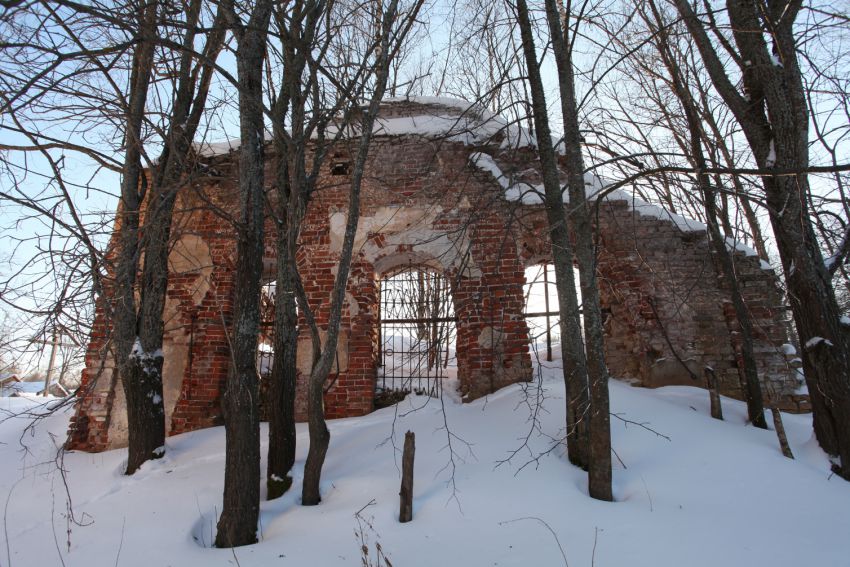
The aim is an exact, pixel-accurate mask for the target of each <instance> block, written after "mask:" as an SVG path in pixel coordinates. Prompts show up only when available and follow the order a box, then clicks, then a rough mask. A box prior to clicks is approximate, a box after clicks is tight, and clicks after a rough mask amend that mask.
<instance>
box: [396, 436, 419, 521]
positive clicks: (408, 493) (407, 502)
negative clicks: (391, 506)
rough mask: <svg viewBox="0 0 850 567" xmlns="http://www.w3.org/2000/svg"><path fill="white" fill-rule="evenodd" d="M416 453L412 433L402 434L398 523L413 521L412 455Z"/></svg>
mask: <svg viewBox="0 0 850 567" xmlns="http://www.w3.org/2000/svg"><path fill="white" fill-rule="evenodd" d="M415 452H416V438H415V436H414V434H413V432H412V431H408V432H407V433H405V434H404V453H403V454H402V457H401V491H399V493H398V495H399V496H400V501H401V502H400V505H399V512H398V521H399V522H401V523H405V522H409V521H411V520H412V519H413V454H414V453H415Z"/></svg>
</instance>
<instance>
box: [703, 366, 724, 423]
mask: <svg viewBox="0 0 850 567" xmlns="http://www.w3.org/2000/svg"><path fill="white" fill-rule="evenodd" d="M703 375H704V376H705V389H706V390H708V396H709V400H710V402H711V417H713V418H714V419H719V420H720V421H723V406H722V405H721V402H720V392H719V391H718V390H717V375H716V374H715V373H714V369H713V368H711V367H710V366H706V367H705V368H704V369H703Z"/></svg>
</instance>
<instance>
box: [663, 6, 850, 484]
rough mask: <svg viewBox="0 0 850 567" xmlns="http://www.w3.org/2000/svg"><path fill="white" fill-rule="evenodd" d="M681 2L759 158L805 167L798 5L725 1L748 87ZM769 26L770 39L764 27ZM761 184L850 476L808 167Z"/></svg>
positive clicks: (841, 376) (843, 377)
mask: <svg viewBox="0 0 850 567" xmlns="http://www.w3.org/2000/svg"><path fill="white" fill-rule="evenodd" d="M675 3H676V7H677V9H678V10H679V13H680V15H681V16H682V18H683V20H684V22H685V24H686V25H687V27H688V30H689V32H690V34H691V36H692V37H693V39H694V43H695V44H696V46H697V48H698V49H699V51H700V54H701V55H702V58H703V61H704V62H705V65H706V69H707V70H708V72H709V74H710V76H711V79H712V82H713V83H714V86H715V88H716V89H717V91H718V93H719V94H720V95H721V96H722V97H723V99H724V101H725V102H726V104H727V105H728V106H729V108H730V110H731V111H732V112H733V114H734V115H735V118H736V119H737V121H738V123H739V124H740V125H741V128H742V130H743V132H744V135H745V136H746V137H747V140H748V142H749V145H750V148H751V149H752V152H753V155H754V157H755V160H756V163H757V164H758V166H759V168H761V169H764V170H771V169H773V168H778V169H782V170H796V171H805V170H806V168H808V166H809V156H808V120H809V110H808V107H807V104H806V98H805V91H804V89H803V84H802V77H801V72H800V68H799V64H798V62H797V55H796V47H797V46H796V40H795V37H794V22H795V21H796V18H797V15H798V13H799V10H800V7H801V5H800V4H799V3H797V2H783V1H775V2H771V3H769V4H768V5H766V6H763V7H761V8H759V6H760V5H757V4H756V3H751V2H743V1H740V0H728V1H727V3H726V7H727V11H728V16H729V21H730V23H731V26H732V29H733V34H734V40H735V44H736V46H737V48H738V51H739V53H738V58H739V59H740V61H742V62H744V63H746V64H743V63H742V65H743V67H742V76H743V88H744V91H745V92H744V94H741V93H739V92H738V91H737V89H736V87H735V85H734V84H733V83H732V81H731V80H730V79H729V77H728V75H727V74H726V70H725V68H724V66H723V62H722V61H721V60H720V58H719V57H718V55H717V53H716V52H715V51H714V48H713V46H712V43H711V40H710V39H709V37H708V34H707V33H706V31H705V28H704V27H703V24H702V22H701V21H700V20H699V18H698V17H697V15H696V14H695V13H694V11H693V8H692V7H691V5H690V4H689V3H688V1H687V0H676V2H675ZM766 28H769V29H770V42H771V45H770V46H768V41H767V40H766V39H765V36H764V32H763V30H764V29H766ZM777 63H778V64H777ZM745 95H746V96H745ZM763 185H764V190H765V196H766V201H767V205H768V210H769V213H770V222H771V226H772V227H773V232H774V235H775V237H776V244H777V248H778V250H779V256H780V258H781V260H782V266H783V271H784V275H785V281H786V285H787V288H788V297H789V300H790V303H791V311H792V314H793V316H794V322H795V325H796V327H797V332H798V334H799V336H800V342H801V343H802V346H803V353H802V358H803V370H804V372H805V375H806V382H807V384H808V387H809V394H810V397H811V402H812V410H813V417H814V428H815V434H816V436H817V439H818V441H819V442H820V444H821V446H822V447H823V448H824V450H825V451H827V452H828V453H830V454H832V455H837V456H839V457H840V460H841V464H840V465H839V466H838V467H837V472H838V474H840V475H841V476H842V477H844V478H845V479H848V480H850V356H848V345H847V342H846V340H845V337H844V336H843V333H842V332H841V327H840V323H839V316H840V312H839V309H838V305H837V303H836V301H835V293H834V291H833V289H832V284H831V278H830V275H829V272H828V270H827V269H826V266H825V265H824V261H823V256H822V254H821V250H820V246H819V244H818V242H817V239H816V237H815V233H814V229H813V227H812V224H811V220H810V211H809V210H808V194H809V182H808V176H807V174H805V173H800V174H796V175H785V176H765V177H763Z"/></svg>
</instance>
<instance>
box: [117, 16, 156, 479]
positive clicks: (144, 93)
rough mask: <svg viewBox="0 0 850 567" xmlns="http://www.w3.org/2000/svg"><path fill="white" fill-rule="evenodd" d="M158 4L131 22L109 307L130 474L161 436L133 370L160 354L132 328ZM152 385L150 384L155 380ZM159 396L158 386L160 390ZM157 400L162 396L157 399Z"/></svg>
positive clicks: (151, 367)
mask: <svg viewBox="0 0 850 567" xmlns="http://www.w3.org/2000/svg"><path fill="white" fill-rule="evenodd" d="M156 8H157V4H156V2H150V3H147V4H143V5H141V6H140V7H139V8H138V13H137V15H136V19H137V22H138V26H139V29H138V31H137V34H138V38H139V42H138V44H137V46H136V49H135V51H134V53H133V69H132V72H131V77H130V99H129V101H128V105H127V116H126V122H125V128H126V130H125V133H124V144H125V147H126V152H125V156H124V171H123V177H122V180H121V201H120V203H119V219H118V224H119V227H118V231H119V245H118V251H117V258H116V263H115V287H114V298H115V301H114V304H113V309H114V311H113V321H114V340H115V356H116V367H117V370H118V375H119V377H120V380H121V385H122V386H123V388H124V396H125V399H126V401H127V422H128V425H129V427H128V450H127V469H126V474H133V473H134V472H136V470H138V468H139V467H140V466H141V465H142V464H143V463H144V462H145V461H148V460H150V459H154V458H157V457H158V456H160V455H161V452H160V450H161V447H162V446H163V444H164V434H160V433H159V431H158V429H159V428H158V427H157V426H156V420H157V418H159V419H162V414H161V413H159V412H157V411H156V410H155V408H154V407H153V397H152V396H153V395H155V391H156V387H155V383H154V384H153V385H152V384H151V380H150V379H149V378H150V375H149V374H145V372H143V371H142V372H138V371H136V372H134V367H137V366H138V365H139V363H142V364H143V365H144V369H147V370H148V371H150V372H156V368H157V367H158V368H160V369H161V368H162V355H161V353H156V352H149V353H146V352H144V351H143V350H142V347H141V345H140V344H139V342H138V335H137V332H138V330H137V328H136V299H135V287H136V274H137V271H138V265H139V252H140V249H139V211H140V208H141V203H142V200H143V198H144V191H145V187H146V185H147V183H146V181H147V180H146V179H144V174H143V173H142V165H141V156H142V149H143V148H142V139H141V132H142V123H143V120H144V114H145V103H146V102H147V97H148V87H149V85H150V80H151V75H152V72H153V60H154V42H153V39H154V37H155V35H156V17H157V9H156ZM154 382H155V381H154ZM160 393H161V388H160ZM160 398H161V395H160Z"/></svg>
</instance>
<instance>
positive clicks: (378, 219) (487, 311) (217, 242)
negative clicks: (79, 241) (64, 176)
mask: <svg viewBox="0 0 850 567" xmlns="http://www.w3.org/2000/svg"><path fill="white" fill-rule="evenodd" d="M421 110H422V109H420V111H421ZM425 110H427V112H435V111H436V110H438V109H436V110H435V107H434V106H433V105H429V106H427V108H425ZM416 111H417V105H415V104H411V103H408V104H404V105H394V106H390V107H388V108H387V109H386V110H385V115H386V116H403V115H405V113H407V114H409V113H412V112H416ZM498 142H499V140H495V141H494V142H493V143H490V144H489V145H488V144H485V145H484V146H483V147H482V146H472V145H465V144H464V143H461V142H458V141H448V140H435V139H426V138H423V137H421V136H416V135H404V136H392V137H389V136H378V137H376V138H375V142H374V144H373V146H372V148H371V150H370V158H369V162H368V164H367V169H366V176H365V179H364V184H363V194H362V211H361V219H360V223H359V225H358V231H357V237H356V242H355V253H354V258H353V261H352V268H351V276H350V280H349V284H348V288H347V293H346V302H345V310H344V313H343V318H342V325H341V330H340V344H339V348H338V349H337V363H336V364H335V366H334V370H333V371H332V374H331V376H330V377H329V379H328V383H327V384H326V395H325V408H326V413H327V416H328V417H330V418H336V417H350V416H358V415H363V414H366V413H368V412H370V411H372V409H373V407H374V405H373V400H374V392H375V379H376V373H377V363H378V361H377V356H378V348H377V340H378V327H377V325H378V318H379V314H378V302H379V281H380V278H381V277H382V276H384V275H387V274H390V273H392V272H393V271H394V270H398V269H400V268H403V267H405V266H407V265H420V264H421V265H426V266H428V267H429V268H431V269H435V270H438V271H440V272H442V273H443V274H444V275H445V276H447V277H448V278H449V280H450V282H451V296H452V299H453V301H454V308H455V313H456V315H457V318H458V323H457V341H456V349H457V363H458V379H459V383H460V389H461V392H462V394H463V395H464V399H466V400H471V399H475V398H478V397H481V396H484V395H486V394H488V393H491V392H494V391H495V390H497V389H498V388H501V387H503V386H506V385H508V384H512V383H515V382H519V381H524V380H529V379H530V378H531V358H530V354H529V348H528V327H527V325H526V322H525V319H524V317H523V315H522V313H523V301H524V299H523V284H524V283H525V277H524V269H525V268H526V267H527V266H529V265H532V264H535V263H541V262H547V261H549V259H550V258H551V252H550V250H549V242H548V239H547V237H546V235H547V233H548V230H547V227H546V221H545V216H544V213H543V211H542V209H541V207H540V206H538V205H519V204H517V203H514V202H508V201H506V200H505V199H504V197H503V191H502V189H501V187H500V186H499V185H498V184H497V183H496V182H495V180H494V179H493V176H492V175H491V174H489V173H487V172H486V171H481V170H480V169H478V168H476V167H473V166H472V165H471V164H470V162H469V156H470V154H471V152H473V151H481V150H482V149H483V150H485V151H487V152H489V153H492V154H493V155H497V156H498V157H499V160H500V163H501V164H503V165H504V166H505V167H506V168H508V169H510V170H512V171H513V170H516V171H519V170H528V169H529V167H531V166H533V165H534V155H533V153H532V152H531V151H530V150H529V149H524V150H520V151H517V152H510V153H508V152H506V151H504V150H503V149H502V148H501V147H500V144H499V143H498ZM351 150H352V148H349V147H346V146H345V145H344V143H341V144H340V145H339V146H338V147H336V148H334V149H333V151H332V152H330V154H329V155H330V157H329V159H328V160H327V163H326V165H325V167H324V169H323V171H322V172H321V177H320V182H319V187H320V190H319V191H317V193H316V195H315V197H314V199H313V200H312V201H311V203H310V205H309V207H308V210H307V213H306V216H305V219H304V224H303V228H302V231H301V235H300V241H299V251H298V254H297V262H298V265H299V269H300V272H301V275H302V279H303V282H304V286H305V291H306V293H307V298H308V302H309V305H310V308H311V309H312V310H313V312H314V313H315V317H316V322H317V324H318V326H319V328H320V331H321V332H322V333H324V332H325V331H326V330H327V324H328V310H329V297H330V291H331V289H332V287H333V282H334V278H335V276H336V269H337V260H338V258H339V253H340V250H341V245H342V234H343V231H344V227H345V221H346V214H347V206H348V185H347V184H348V181H349V177H348V174H347V173H345V171H344V168H334V165H335V164H339V163H345V162H346V161H348V160H349V159H350V158H349V156H350V155H352V151H351ZM235 161H236V160H235V155H234V154H230V155H224V156H218V157H215V158H210V162H211V166H212V168H213V169H214V170H215V171H216V172H217V176H216V177H215V178H210V179H208V180H206V181H203V182H198V183H195V184H193V185H192V186H189V187H186V188H184V189H183V190H182V192H181V195H180V199H179V200H178V206H177V213H176V219H175V230H174V238H175V242H176V244H175V247H174V251H173V252H172V254H171V278H170V281H169V291H168V304H167V306H166V315H165V317H166V329H167V332H166V337H165V345H164V350H165V354H166V368H165V376H164V381H165V382H166V388H165V390H166V394H165V403H166V414H167V418H168V428H169V433H170V434H176V433H180V432H184V431H190V430H193V429H198V428H202V427H208V426H212V425H216V424H219V423H221V409H220V404H221V395H222V388H223V386H224V384H225V379H226V376H227V372H228V368H229V346H228V329H229V325H230V324H231V318H232V294H233V273H232V272H233V266H234V260H235V258H234V255H235V248H236V246H235V239H234V231H233V229H232V226H231V224H230V222H229V221H228V220H227V216H228V214H233V213H234V212H235V211H236V210H237V202H236V195H237V187H236V185H235V183H236V181H235V180H236V178H237V175H236V170H235V168H236V166H235ZM269 167H270V168H271V167H273V164H270V165H269ZM270 173H271V170H270V172H269V175H267V179H273V175H271V174H270ZM335 173H337V174H335ZM340 173H341V174H340ZM269 195H270V199H271V200H272V201H273V200H274V192H273V191H270V192H269ZM266 227H267V231H266V232H267V236H266V238H267V245H266V250H267V252H266V254H267V259H266V264H267V265H266V273H267V276H268V278H269V279H271V278H273V275H274V262H275V259H274V242H275V232H274V223H272V222H271V220H269V221H268V222H267V225H266ZM598 228H599V232H600V249H599V282H600V293H601V299H602V307H603V309H604V311H605V314H606V316H607V320H606V355H607V361H608V365H609V368H610V369H611V373H612V375H614V376H617V377H622V378H630V379H632V380H634V381H636V382H639V383H641V384H643V385H646V386H657V385H663V384H672V383H684V384H691V383H694V382H693V380H692V378H691V373H693V374H695V375H696V376H698V377H701V376H702V368H703V367H704V366H706V365H708V366H711V367H712V368H714V369H715V371H716V372H717V375H718V377H719V378H720V381H721V384H722V388H723V391H724V393H726V394H729V395H733V396H738V397H740V391H741V390H740V385H739V381H740V378H739V372H738V369H739V367H740V364H739V361H738V355H737V352H738V346H739V345H738V343H737V342H736V341H737V340H738V339H737V335H736V324H737V322H736V321H735V316H734V311H732V310H731V309H730V307H729V304H728V291H727V290H726V289H725V286H724V285H723V283H722V281H721V280H720V279H719V278H718V275H717V274H718V270H717V267H716V266H715V261H714V259H713V258H712V255H711V253H710V250H709V247H708V242H707V238H706V235H705V232H704V231H703V232H699V231H697V232H682V231H681V230H680V229H679V228H678V227H677V226H676V225H675V224H674V223H671V222H669V221H665V220H662V219H659V218H655V217H653V216H644V215H641V214H639V213H637V212H636V211H635V210H634V208H633V207H632V206H630V204H629V203H628V202H627V201H626V200H609V201H603V202H601V203H600V204H599V215H598ZM735 261H736V269H737V271H738V273H739V274H740V275H741V278H742V281H743V290H744V293H745V296H746V300H747V304H748V307H749V309H750V312H751V313H752V315H753V316H754V318H755V325H756V328H757V337H756V341H757V344H756V352H757V354H758V356H759V370H760V372H761V374H762V377H763V379H764V380H765V383H766V384H768V385H769V386H770V388H769V391H771V392H773V393H774V395H775V396H777V397H782V398H783V399H784V400H786V401H788V400H790V397H789V396H788V394H789V393H790V391H791V390H792V389H793V387H794V385H795V382H794V381H793V380H792V379H790V378H789V372H788V367H787V365H786V363H785V360H784V357H783V355H782V353H781V351H780V348H779V347H780V345H782V344H783V343H785V342H787V336H786V331H785V327H784V325H783V324H782V321H781V316H780V312H779V311H777V309H776V308H777V307H778V306H779V305H780V296H779V294H778V291H777V289H776V279H775V276H774V274H773V273H772V272H770V271H768V270H762V269H761V267H760V265H759V260H758V259H757V258H754V257H750V256H746V255H744V254H742V253H737V254H736V255H735ZM102 301H107V299H102ZM104 305H105V304H104ZM104 305H100V304H99V306H98V309H97V313H96V319H95V325H94V330H93V333H92V337H91V343H90V346H89V350H88V354H87V358H86V370H85V372H84V374H83V389H82V390H81V392H84V393H83V395H82V396H81V398H80V400H79V402H78V406H77V413H76V416H75V417H74V419H73V421H72V426H71V428H72V431H71V442H70V446H71V447H73V448H79V449H86V450H92V451H98V450H104V449H106V448H110V447H116V446H120V445H122V444H124V443H126V436H125V434H126V431H125V430H124V431H122V423H124V424H125V423H126V417H123V418H122V416H121V415H120V414H121V412H122V411H123V410H122V408H123V406H122V402H121V400H122V396H123V395H122V393H121V390H120V387H119V386H118V385H116V384H115V380H114V377H113V373H112V370H111V368H112V366H113V365H112V363H111V362H110V361H109V357H108V351H107V346H108V335H109V321H108V316H107V310H106V309H104V308H103V307H104ZM300 328H301V334H300V336H299V349H298V368H299V372H298V384H297V392H298V393H297V401H296V406H297V414H298V417H299V419H304V418H305V417H306V407H305V399H304V392H305V382H306V380H307V375H308V373H309V364H310V359H311V343H310V338H309V335H308V334H307V330H306V324H305V321H304V320H303V315H302V321H301V325H300ZM169 357H170V358H169ZM122 419H123V420H124V421H123V422H122ZM124 427H126V425H124Z"/></svg>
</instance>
